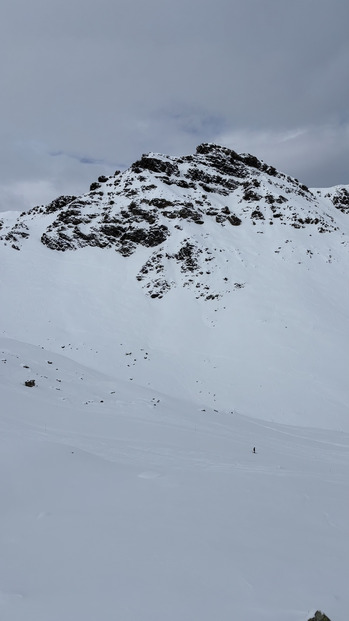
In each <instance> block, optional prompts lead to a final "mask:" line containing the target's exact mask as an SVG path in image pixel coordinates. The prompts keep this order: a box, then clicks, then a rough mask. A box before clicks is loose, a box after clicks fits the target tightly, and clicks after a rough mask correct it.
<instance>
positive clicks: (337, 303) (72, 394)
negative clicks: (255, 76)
mask: <svg viewBox="0 0 349 621" xmlns="http://www.w3.org/2000/svg"><path fill="white" fill-rule="evenodd" d="M348 197H349V194H348V187H344V186H341V187H339V186H338V187H336V188H331V189H329V190H311V191H310V190H308V188H306V187H305V186H303V185H301V184H300V183H299V182H298V181H297V180H294V179H291V178H290V177H287V176H286V175H284V174H282V173H279V172H277V171H276V170H275V169H274V168H273V167H271V166H268V165H266V164H264V163H263V162H260V161H258V160H257V159H256V158H254V157H253V156H251V155H238V154H236V153H235V152H233V151H230V150H228V149H225V148H223V147H218V146H216V145H207V144H205V145H201V146H200V147H198V149H197V153H196V154H195V155H191V156H185V157H182V158H171V157H168V156H163V155H158V154H150V155H147V156H142V158H141V159H140V160H139V161H138V162H136V163H135V164H133V165H132V166H131V168H130V169H129V170H127V171H125V172H124V173H117V174H116V175H115V176H114V177H110V178H105V177H101V178H100V179H99V180H98V182H97V183H96V184H92V186H91V188H90V191H89V192H88V193H87V194H85V195H84V196H82V197H79V198H77V197H71V196H70V197H60V198H59V199H57V200H56V201H53V202H52V203H51V204H50V205H47V206H43V207H36V208H34V209H32V210H31V211H30V212H28V213H22V214H19V213H17V214H16V213H13V212H8V213H5V214H2V215H1V221H0V229H1V230H0V235H1V239H0V265H1V276H0V299H1V304H0V329H1V333H0V354H1V356H0V395H1V405H2V407H1V414H0V428H1V434H0V459H1V468H0V486H1V497H2V511H1V518H0V524H1V528H0V533H1V534H0V618H1V619H2V618H3V619H6V621H24V620H25V621H34V620H35V621H61V620H62V619H66V620H67V621H70V620H72V621H78V620H80V619H84V621H95V619H97V618H100V619H103V621H115V619H117V620H118V621H119V620H120V621H138V620H140V619H141V620H142V621H178V620H179V619H180V620H181V621H192V620H193V619H200V621H211V620H212V619H219V620H220V621H228V620H229V621H230V619H231V618H233V617H236V618H238V619H239V620H241V621H248V620H249V619H251V617H252V616H254V617H256V618H258V619H261V620H262V621H264V620H265V621H267V620H268V621H274V620H275V621H276V620H277V621H280V620H281V621H291V620H292V621H306V620H307V619H308V617H310V616H311V613H312V612H314V610H315V608H323V609H324V611H325V612H326V613H327V614H328V615H329V617H330V618H331V620H332V621H344V620H345V618H346V613H347V609H348V604H349V602H348V597H347V588H346V584H347V575H348V570H349V568H348V559H349V553H348V552H349V550H348V542H349V537H348V535H349V532H348V523H349V521H348V519H347V518H348V515H347V514H348V508H347V502H346V499H347V497H348V477H347V472H348V431H349V417H348V381H347V379H348V369H349V360H348V357H349V354H348V348H347V336H348V308H349V304H348V287H347V264H348V224H347V223H348ZM28 381H29V382H31V383H33V381H34V383H35V385H34V386H32V387H30V386H26V385H25V382H28ZM253 446H255V447H256V454H254V453H253V452H252V448H253Z"/></svg>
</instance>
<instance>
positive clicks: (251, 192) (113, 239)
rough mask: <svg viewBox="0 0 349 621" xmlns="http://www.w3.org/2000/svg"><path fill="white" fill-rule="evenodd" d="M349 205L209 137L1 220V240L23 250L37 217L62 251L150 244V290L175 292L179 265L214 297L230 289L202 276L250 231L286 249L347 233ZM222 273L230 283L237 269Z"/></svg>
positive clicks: (348, 198)
mask: <svg viewBox="0 0 349 621" xmlns="http://www.w3.org/2000/svg"><path fill="white" fill-rule="evenodd" d="M348 210H349V193H348V189H347V188H346V187H337V188H334V189H331V190H328V191H326V190H313V191H310V190H309V189H308V188H307V187H306V186H305V185H303V184H300V183H299V182H298V180H297V179H293V178H291V177H290V176H287V175H285V174H284V173H281V172H278V171H277V170H276V169H275V168H274V167H273V166H269V165H267V164H265V163H264V162H262V161H260V160H259V159H258V158H256V157H255V156H253V155H250V154H238V153H236V152H235V151H233V150H231V149H228V148H227V147H223V146H219V145H215V144H209V143H204V144H201V145H199V146H198V147H197V149H196V153H195V154H193V155H186V156H182V157H170V156H166V155H161V154H156V153H148V154H145V155H142V157H141V158H140V159H139V160H137V161H136V162H134V163H133V164H132V165H131V166H130V168H129V169H128V170H126V171H124V172H120V171H116V172H115V174H114V175H112V176H110V177H106V176H104V175H102V176H100V177H99V178H98V181H96V182H94V183H92V184H91V186H90V189H89V191H88V192H87V193H86V194H84V195H83V196H80V197H75V196H61V197H59V198H57V199H55V200H54V201H52V202H51V203H49V204H48V205H46V206H40V207H34V208H33V209H31V210H30V211H29V212H27V213H22V214H20V215H19V216H18V217H17V219H16V221H15V223H13V222H11V223H7V222H6V220H4V221H3V222H2V223H1V222H0V229H1V228H2V231H1V234H2V236H1V238H0V239H1V240H2V242H3V243H5V244H9V245H10V246H11V247H12V248H13V249H15V250H20V248H21V247H22V244H23V243H25V240H26V239H27V238H28V237H29V236H30V234H31V230H32V229H33V223H34V222H35V223H36V225H37V226H36V227H35V231H37V230H39V229H40V241H41V243H42V244H44V245H45V246H46V247H47V248H48V249H50V250H53V251H60V252H64V251H71V250H78V249H80V248H84V247H87V246H90V247H91V246H92V247H96V248H109V249H114V250H115V251H116V252H118V253H119V254H120V255H122V256H123V257H130V256H131V255H134V254H136V253H137V252H138V251H139V250H140V249H141V248H142V249H147V256H146V259H145V261H144V263H143V264H142V266H141V268H140V270H139V271H138V273H137V280H138V281H139V282H140V283H142V285H143V286H144V287H145V288H146V290H147V292H148V293H149V295H151V296H152V297H162V296H163V295H164V293H166V292H167V291H168V290H169V289H171V287H172V286H173V282H172V280H171V278H170V277H169V274H170V272H171V270H170V269H169V266H170V265H171V264H176V266H177V269H179V271H180V273H181V274H182V276H183V285H187V286H189V287H190V288H193V289H194V290H195V292H196V293H197V297H200V296H202V297H205V299H214V298H216V297H217V296H219V295H221V294H222V290H223V289H222V286H221V287H218V289H217V287H214V288H213V287H212V286H210V285H207V284H205V288H203V287H204V285H202V280H203V279H202V276H203V275H204V274H205V279H206V280H207V276H210V274H211V273H212V271H213V270H212V269H211V270H210V269H208V266H209V265H210V264H211V266H212V268H213V267H214V265H216V267H217V256H218V254H219V253H220V254H221V253H227V254H228V255H229V254H231V252H232V251H233V249H234V252H235V253H239V251H240V250H239V248H240V247H241V243H242V241H241V240H242V239H243V237H244V235H246V232H247V231H248V234H249V235H255V233H258V234H259V235H263V234H266V235H267V237H268V239H269V238H270V236H271V230H272V228H273V230H277V231H278V233H277V235H276V236H277V237H278V239H279V237H280V235H281V238H282V240H283V241H282V246H281V247H278V251H277V252H278V253H280V252H281V254H282V253H283V244H284V243H285V244H286V243H288V244H291V246H292V247H295V246H296V245H297V241H296V239H295V234H296V231H297V230H298V231H303V232H304V233H305V234H306V235H307V236H310V237H311V236H316V235H318V234H323V233H325V234H329V233H335V232H336V231H337V232H338V231H340V229H341V226H342V223H341V220H340V218H341V217H342V214H343V213H344V214H346V213H348ZM338 216H339V217H338ZM271 227H272V228H271ZM240 230H241V231H244V233H243V234H241V233H240V232H239V231H240ZM286 231H287V234H285V233H286ZM274 237H275V234H274ZM284 238H285V239H284ZM256 243H257V242H256ZM289 247H290V246H289ZM274 251H275V252H276V250H275V249H274ZM311 252H313V251H311ZM142 257H144V252H143V254H142ZM212 261H213V263H211V262H212ZM227 262H228V263H229V259H227ZM221 271H222V270H221ZM223 272H224V274H223V283H226V282H227V281H228V280H229V279H230V274H229V270H228V269H225V270H223ZM225 272H226V273H225ZM201 285H202V286H201ZM234 286H237V287H240V286H242V285H241V283H235V285H234ZM223 288H224V287H223Z"/></svg>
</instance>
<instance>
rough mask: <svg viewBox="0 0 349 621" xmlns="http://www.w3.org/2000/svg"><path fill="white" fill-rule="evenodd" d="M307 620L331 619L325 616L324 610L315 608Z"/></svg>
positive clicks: (321, 620) (325, 620) (327, 620)
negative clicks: (312, 614) (314, 611)
mask: <svg viewBox="0 0 349 621" xmlns="http://www.w3.org/2000/svg"><path fill="white" fill-rule="evenodd" d="M308 621H331V620H330V619H329V618H328V617H327V615H325V613H324V612H321V610H317V611H316V613H315V614H314V616H313V617H311V619H308Z"/></svg>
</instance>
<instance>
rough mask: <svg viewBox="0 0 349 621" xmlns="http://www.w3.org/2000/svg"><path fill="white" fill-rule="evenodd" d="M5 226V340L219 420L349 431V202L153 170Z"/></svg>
mask: <svg viewBox="0 0 349 621" xmlns="http://www.w3.org/2000/svg"><path fill="white" fill-rule="evenodd" d="M91 188H92V189H91V190H90V192H88V193H87V194H86V195H84V196H82V197H80V198H74V197H61V198H60V199H57V200H56V201H53V203H51V204H50V205H48V206H46V207H36V208H34V209H32V210H31V211H30V212H29V213H23V214H20V215H19V214H16V215H14V214H13V213H9V214H5V215H4V216H3V222H2V230H1V234H2V243H1V242H0V252H1V265H2V277H1V281H2V282H1V287H2V292H1V299H2V305H1V315H2V317H1V326H2V330H3V334H4V335H5V336H8V337H10V338H19V339H20V340H22V341H27V342H29V343H32V344H34V345H37V344H40V345H41V346H43V347H45V348H46V349H48V350H52V351H55V352H59V351H62V349H64V353H65V354H66V355H67V356H68V357H70V358H72V359H73V360H76V361H78V362H80V363H82V364H87V365H89V366H91V367H93V368H95V369H98V370H102V371H103V372H106V373H108V374H111V375H116V376H117V377H120V378H121V379H123V380H126V381H132V382H134V383H137V384H139V385H142V386H151V387H152V388H154V389H156V390H159V391H163V392H166V393H167V394H172V395H173V396H177V395H178V394H179V393H180V394H183V395H185V396H186V397H187V398H189V399H191V400H193V401H194V402H196V403H200V404H202V406H203V407H204V406H205V405H209V406H212V407H215V408H216V409H218V410H224V411H239V412H241V413H242V414H248V415H251V416H255V417H261V418H263V419H268V420H275V421H278V422H285V423H295V424H301V425H305V426H313V425H316V426H320V427H325V428H336V429H342V428H348V416H347V368H348V352H347V348H345V347H344V336H345V331H346V329H347V309H348V288H347V287H346V286H345V284H346V283H345V273H346V269H347V257H348V236H347V230H348V208H349V206H348V203H349V198H348V197H349V194H348V189H347V188H345V187H337V188H332V189H331V190H328V191H324V190H313V191H312V192H310V191H309V190H308V189H307V188H306V187H305V186H303V185H300V184H299V182H297V181H296V180H294V179H291V178H290V177H287V176H286V175H284V174H282V173H278V172H277V171H276V170H275V169H274V168H273V167H270V166H267V165H266V164H264V163H262V162H260V161H259V160H257V159H256V158H254V157H253V156H250V155H237V154H236V153H235V152H233V151H230V150H228V149H226V148H223V147H217V146H216V145H201V146H200V147H198V149H197V153H196V154H195V155H193V156H186V157H182V158H170V157H167V156H160V155H154V154H151V155H148V156H143V157H142V158H141V159H140V160H139V161H138V162H136V163H135V164H133V165H132V166H131V168H130V169H129V170H127V171H125V172H124V173H122V174H119V173H118V174H116V175H115V176H114V177H110V178H106V177H101V178H100V180H99V182H98V183H95V184H92V186H91Z"/></svg>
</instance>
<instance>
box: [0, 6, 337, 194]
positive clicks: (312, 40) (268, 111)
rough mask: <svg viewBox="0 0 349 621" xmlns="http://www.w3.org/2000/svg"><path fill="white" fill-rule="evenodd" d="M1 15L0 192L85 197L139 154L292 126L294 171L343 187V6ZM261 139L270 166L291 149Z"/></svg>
mask: <svg viewBox="0 0 349 621" xmlns="http://www.w3.org/2000/svg"><path fill="white" fill-rule="evenodd" d="M2 13H3V17H2V19H0V46H1V48H2V51H1V58H2V67H1V78H2V98H1V102H0V106H1V116H0V118H1V126H0V127H1V135H2V140H1V144H0V170H1V178H0V189H1V187H5V186H6V187H7V188H9V190H8V191H10V186H11V183H20V182H21V181H25V180H26V179H29V180H31V181H32V182H35V183H40V182H47V183H48V184H49V186H50V187H53V188H55V189H57V190H59V192H60V193H64V192H65V193H68V192H71V188H72V187H75V188H79V190H78V191H80V192H83V191H85V190H86V186H85V183H87V177H89V179H91V176H92V177H93V175H94V173H95V172H97V169H99V170H98V172H99V174H101V173H103V172H104V173H105V174H107V173H108V171H109V169H110V170H111V168H112V167H113V165H114V163H115V162H118V161H119V162H120V161H121V162H124V163H125V165H128V164H130V163H131V162H132V161H133V160H135V159H136V158H138V157H139V155H140V153H143V152H146V151H150V150H152V151H161V152H167V153H173V154H180V153H187V152H190V151H192V150H193V149H194V148H195V146H196V144H198V143H199V142H203V141H207V140H209V141H213V140H215V139H219V137H220V136H224V135H228V134H230V135H235V136H236V137H237V138H239V140H240V141H241V143H240V144H239V143H238V142H236V143H235V144H234V145H233V146H234V148H235V149H236V150H237V151H242V150H248V151H250V152H253V149H254V140H253V136H261V135H262V134H263V135H269V136H276V135H281V134H282V135H285V134H286V133H287V132H291V133H292V132H295V131H297V129H298V128H300V127H301V128H302V129H303V130H304V138H303V140H302V141H301V140H298V142H297V145H298V146H297V153H298V155H299V157H298V158H294V159H298V161H299V163H300V168H301V166H302V165H303V168H302V169H301V170H300V173H299V177H300V178H302V179H304V182H305V183H308V184H309V183H310V182H309V179H311V181H312V183H313V184H314V185H331V184H332V183H333V180H334V179H335V183H337V182H338V177H339V175H340V174H341V175H342V178H341V181H342V182H346V181H348V171H346V170H345V167H344V166H341V165H340V163H341V162H342V158H343V157H344V155H345V145H344V144H343V141H342V140H341V139H340V137H341V131H342V129H343V127H346V124H347V123H348V111H347V101H348V95H349V93H348V84H349V80H348V58H349V53H348V48H349V41H348V37H347V32H346V31H347V23H348V17H349V9H348V6H347V2H346V0H332V2H328V1H327V0H293V2H289V3H286V2H283V1H279V0H263V2H261V1H260V0H235V2H232V1H231V0H216V2H215V3H212V2H211V1H208V0H186V1H185V0H177V2H176V3H174V2H172V1H171V2H170V1H169V0H149V1H148V2H147V3H145V2H144V1H143V0H142V1H141V0H133V1H131V0H128V1H126V0H123V1H120V0H118V1H115V0H101V1H100V2H99V3H98V4H97V3H96V2H91V1H90V0H86V1H84V2H82V0H70V1H69V2H68V1H67V0H60V2H57V0H50V2H45V1H43V0H32V1H31V2H30V3H28V2H24V0H17V1H14V0H12V1H11V2H10V1H9V0H3V2H2ZM4 59H6V61H5V62H4ZM329 127H331V128H332V131H333V135H335V136H337V138H338V143H337V149H338V153H337V154H336V153H334V151H335V145H334V143H333V142H331V140H329V139H328V138H327V139H323V137H324V136H325V135H327V136H328V129H327V130H326V128H329ZM326 131H327V134H326ZM316 134H318V138H317V139H316ZM321 137H322V138H321ZM248 139H251V142H250V146H248V145H247V148H246V147H245V146H244V147H243V146H242V144H244V145H245V144H246V142H247V141H248ZM307 141H308V142H307ZM257 142H258V141H257ZM314 142H316V144H317V148H318V150H320V151H321V155H320V154H317V156H316V158H314V159H313V160H312V161H313V165H312V166H310V165H309V161H308V153H309V150H310V149H311V145H312V144H313V143H314ZM19 143H21V144H22V149H21V148H19V146H18V145H19ZM34 144H40V145H43V147H42V148H41V149H35V148H33V145H34ZM28 145H32V146H31V149H29V148H28ZM270 145H272V147H271V146H270V148H269V149H267V153H268V156H269V155H270V160H271V162H272V163H275V164H276V165H278V162H279V161H280V162H281V164H282V163H283V162H285V164H288V162H289V161H290V162H292V161H293V159H292V157H291V153H292V148H293V147H292V145H291V143H290V144H289V145H288V146H287V148H286V147H285V145H284V144H283V143H280V142H278V141H277V140H271V141H270ZM291 147H292V148H291ZM288 148H289V149H290V156H289V157H288V158H287V157H286V156H285V154H286V152H287V149H288ZM52 153H57V154H59V155H57V156H56V157H52V155H51V156H50V154H52ZM61 154H62V155H61ZM64 154H73V155H74V157H75V158H76V161H73V159H74V158H73V157H69V156H67V155H64ZM302 154H303V155H302ZM63 162H64V165H63ZM90 162H91V164H90ZM326 162H327V164H326ZM104 164H105V168H104V170H100V168H99V165H101V166H104ZM286 172H290V173H292V171H286ZM302 173H303V174H302ZM0 203H1V205H2V204H3V200H1V198H0Z"/></svg>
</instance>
